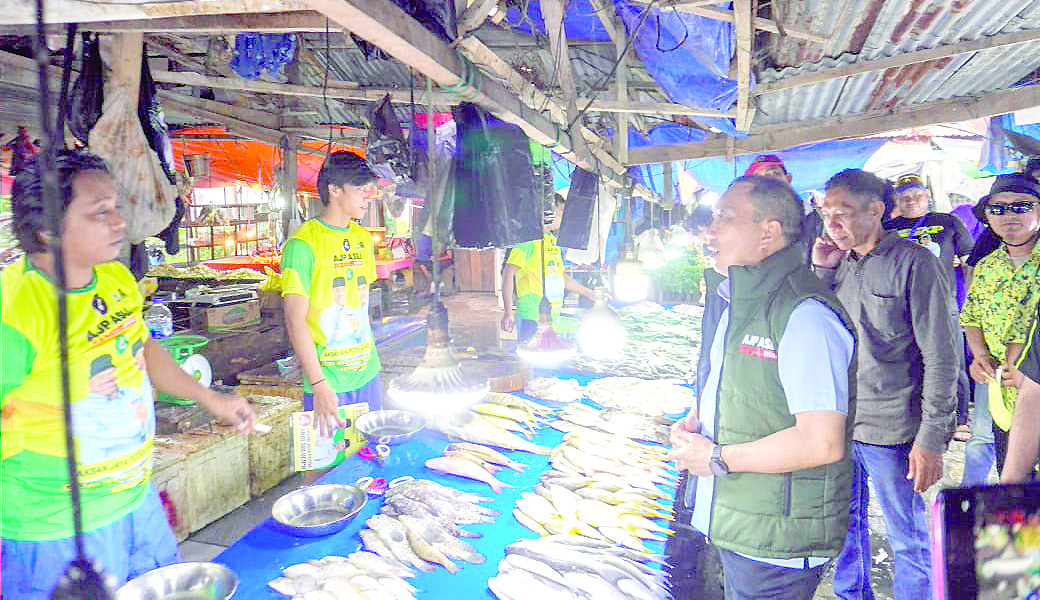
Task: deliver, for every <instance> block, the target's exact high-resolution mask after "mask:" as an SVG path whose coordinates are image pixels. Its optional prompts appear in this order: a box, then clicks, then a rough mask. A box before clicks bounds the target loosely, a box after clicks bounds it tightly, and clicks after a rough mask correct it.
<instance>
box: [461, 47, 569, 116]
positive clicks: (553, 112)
mask: <svg viewBox="0 0 1040 600" xmlns="http://www.w3.org/2000/svg"><path fill="white" fill-rule="evenodd" d="M458 48H459V51H460V52H461V53H462V54H463V55H465V56H466V57H467V58H468V59H469V60H471V61H472V62H474V63H476V64H478V65H480V66H482V67H484V68H486V69H487V70H489V71H491V73H493V74H494V75H495V76H497V77H501V78H502V79H504V80H505V81H506V83H507V84H508V85H509V87H510V88H512V89H513V90H514V91H515V92H516V94H517V95H518V96H519V98H520V100H521V101H522V102H523V103H524V104H525V105H526V106H527V107H528V108H531V109H534V110H538V111H541V110H548V111H549V115H550V119H551V120H553V121H554V122H556V123H561V124H562V123H564V122H565V121H566V119H567V116H566V114H565V108H564V107H563V106H562V105H561V104H560V103H559V102H557V101H556V99H554V98H552V97H551V96H549V95H547V94H546V93H545V92H543V91H542V90H540V89H538V87H537V86H535V85H534V84H533V83H531V82H529V81H527V80H526V79H524V76H523V75H521V74H520V73H518V72H517V70H516V69H515V68H513V65H511V64H509V63H508V62H506V61H505V60H503V59H502V57H500V56H499V55H498V54H496V53H495V52H494V51H493V50H491V49H490V48H488V47H487V46H485V45H484V43H483V42H481V41H480V40H478V39H477V38H476V36H469V37H465V38H462V41H461V42H459V46H458Z"/></svg>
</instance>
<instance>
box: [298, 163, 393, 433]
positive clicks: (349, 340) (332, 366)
mask: <svg viewBox="0 0 1040 600" xmlns="http://www.w3.org/2000/svg"><path fill="white" fill-rule="evenodd" d="M375 182H376V175H375V173H373V172H372V170H371V169H369V167H368V165H367V164H365V161H364V159H362V158H361V157H360V156H358V155H356V154H353V153H351V152H345V151H339V152H333V153H332V154H331V155H330V156H329V158H328V159H326V160H325V163H324V164H322V166H321V170H320V171H319V172H318V194H319V196H320V197H321V202H322V204H323V205H324V206H325V208H324V210H323V211H322V213H321V216H320V217H317V218H314V219H308V220H306V221H304V222H303V223H302V224H301V225H300V226H299V227H298V228H297V229H296V231H295V232H293V234H292V236H290V237H289V240H288V241H286V242H285V248H284V249H283V250H282V297H283V304H284V307H285V323H286V328H287V330H288V332H289V340H290V342H291V343H292V347H293V351H294V352H295V353H296V357H297V359H298V360H299V361H300V364H301V365H302V367H303V374H304V382H303V386H304V388H303V389H304V395H303V407H304V410H313V411H314V412H315V415H316V417H317V422H318V433H319V435H322V436H329V435H331V434H332V431H333V430H334V429H336V428H339V427H344V426H345V425H346V424H345V423H344V422H343V420H342V419H341V418H340V417H339V415H338V413H337V410H336V407H338V406H344V405H347V404H354V403H358V402H364V403H367V404H368V406H369V408H370V409H371V410H379V409H380V408H381V407H382V403H383V387H382V383H381V382H380V378H379V369H380V364H379V355H378V354H377V353H376V345H375V341H374V340H373V339H372V326H371V324H370V322H369V317H368V292H369V288H368V285H369V282H370V281H373V280H374V279H375V277H376V267H375V253H374V250H373V247H372V235H371V234H370V233H369V232H368V230H366V229H365V228H364V227H362V226H361V224H360V223H359V222H358V221H359V220H360V219H361V218H362V217H364V216H365V212H366V211H367V210H368V205H369V203H371V202H372V199H373V198H374V197H375V193H376V187H375Z"/></svg>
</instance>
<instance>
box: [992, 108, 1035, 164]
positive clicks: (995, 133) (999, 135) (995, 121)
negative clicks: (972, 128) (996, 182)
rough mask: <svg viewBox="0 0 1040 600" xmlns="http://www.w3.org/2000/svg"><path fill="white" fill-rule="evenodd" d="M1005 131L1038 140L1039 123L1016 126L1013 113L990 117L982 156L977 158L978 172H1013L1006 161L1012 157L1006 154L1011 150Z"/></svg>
mask: <svg viewBox="0 0 1040 600" xmlns="http://www.w3.org/2000/svg"><path fill="white" fill-rule="evenodd" d="M1005 131H1014V132H1015V133H1021V134H1022V135H1028V136H1030V137H1034V138H1037V139H1040V123H1030V124H1029V125H1018V124H1016V123H1015V115H1014V113H1007V114H1003V115H995V116H992V117H990V118H989V130H988V131H987V132H986V144H984V145H983V146H982V156H981V157H980V158H979V169H980V170H984V171H989V172H990V173H993V174H996V175H999V174H1001V173H1012V172H1014V169H1012V168H1011V167H1010V166H1008V161H1009V160H1011V159H1012V158H1014V157H1013V156H1012V155H1011V154H1010V153H1009V152H1008V150H1009V149H1010V148H1011V143H1010V142H1009V141H1007V139H1006V136H1005V135H1004V132H1005Z"/></svg>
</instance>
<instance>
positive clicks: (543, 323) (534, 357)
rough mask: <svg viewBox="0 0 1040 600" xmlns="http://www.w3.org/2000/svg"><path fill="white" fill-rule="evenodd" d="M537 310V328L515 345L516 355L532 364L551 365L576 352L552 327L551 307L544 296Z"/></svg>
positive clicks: (567, 358) (563, 360)
mask: <svg viewBox="0 0 1040 600" xmlns="http://www.w3.org/2000/svg"><path fill="white" fill-rule="evenodd" d="M538 312H539V314H538V329H537V330H536V331H535V332H534V335H533V336H531V339H529V340H527V341H526V342H523V343H522V344H520V345H518V346H517V347H516V355H517V356H519V357H520V358H521V359H523V360H524V361H526V362H529V363H531V364H532V365H535V366H539V367H551V366H555V365H558V364H560V363H563V362H565V361H567V360H569V359H570V358H571V357H573V356H574V355H575V354H577V351H578V350H577V348H575V347H574V345H573V344H569V343H567V342H566V341H565V340H563V339H561V338H560V336H558V335H557V334H556V330H555V329H553V326H552V307H551V306H550V304H549V301H548V300H547V299H545V298H544V297H543V298H542V303H541V306H540V307H539V311H538Z"/></svg>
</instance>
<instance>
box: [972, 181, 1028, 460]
mask: <svg viewBox="0 0 1040 600" xmlns="http://www.w3.org/2000/svg"><path fill="white" fill-rule="evenodd" d="M1038 204H1040V183H1038V182H1037V181H1036V180H1035V179H1033V178H1032V177H1029V176H1028V175H1023V174H1020V173H1015V174H1012V175H999V176H997V179H996V181H994V183H993V187H992V188H990V193H989V194H988V195H987V196H985V197H983V198H982V199H981V200H979V203H978V204H977V205H976V207H975V213H976V216H978V218H979V219H980V220H983V219H984V220H985V221H987V222H988V223H989V226H990V228H991V229H992V230H993V233H994V234H996V235H997V237H998V238H1000V240H1001V244H1000V247H998V248H997V249H996V250H994V251H993V252H991V253H990V254H988V255H986V256H985V257H984V258H982V259H981V260H979V262H978V264H977V265H976V266H975V269H974V272H973V274H972V281H971V287H970V288H969V289H968V297H967V299H966V300H965V302H964V309H963V310H962V311H961V325H962V326H963V327H964V330H965V335H966V336H967V338H968V346H969V347H970V348H971V351H972V353H973V354H974V355H975V357H974V359H973V360H972V363H971V366H970V374H971V377H972V378H973V379H974V380H975V381H976V382H977V383H981V384H984V385H988V384H989V382H990V381H991V380H992V379H995V378H996V377H997V374H996V370H997V367H999V366H1003V367H1004V368H1005V371H1007V372H1008V374H1009V377H1010V378H1012V379H1013V378H1015V377H1016V375H1017V370H1016V369H1015V368H1014V366H1013V363H1014V362H1015V359H1016V358H1017V352H1016V350H1015V347H1016V345H1020V344H1022V343H1023V342H1025V340H1026V334H1027V328H1028V327H1029V324H1030V322H1031V320H1032V318H1033V313H1034V312H1035V311H1036V306H1037V301H1038V300H1040V282H1038V280H1037V274H1038V273H1040V246H1038V245H1037V243H1036V241H1037V236H1038V232H1040V210H1038V208H1037V206H1038ZM1016 397H1017V393H1016V389H1015V388H1014V386H1009V385H1004V386H1003V387H1001V394H1000V395H999V396H997V395H996V394H990V395H989V398H988V406H989V409H990V413H991V414H992V418H993V424H994V427H993V435H994V443H995V450H996V461H997V468H998V470H1002V469H1003V466H1004V456H1005V455H1006V453H1007V444H1008V439H1007V431H1008V430H1009V429H1010V428H1011V418H1012V414H1013V411H1014V407H1015V400H1016ZM978 399H979V398H978V397H977V400H978ZM976 410H979V407H978V406H977V407H976Z"/></svg>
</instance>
